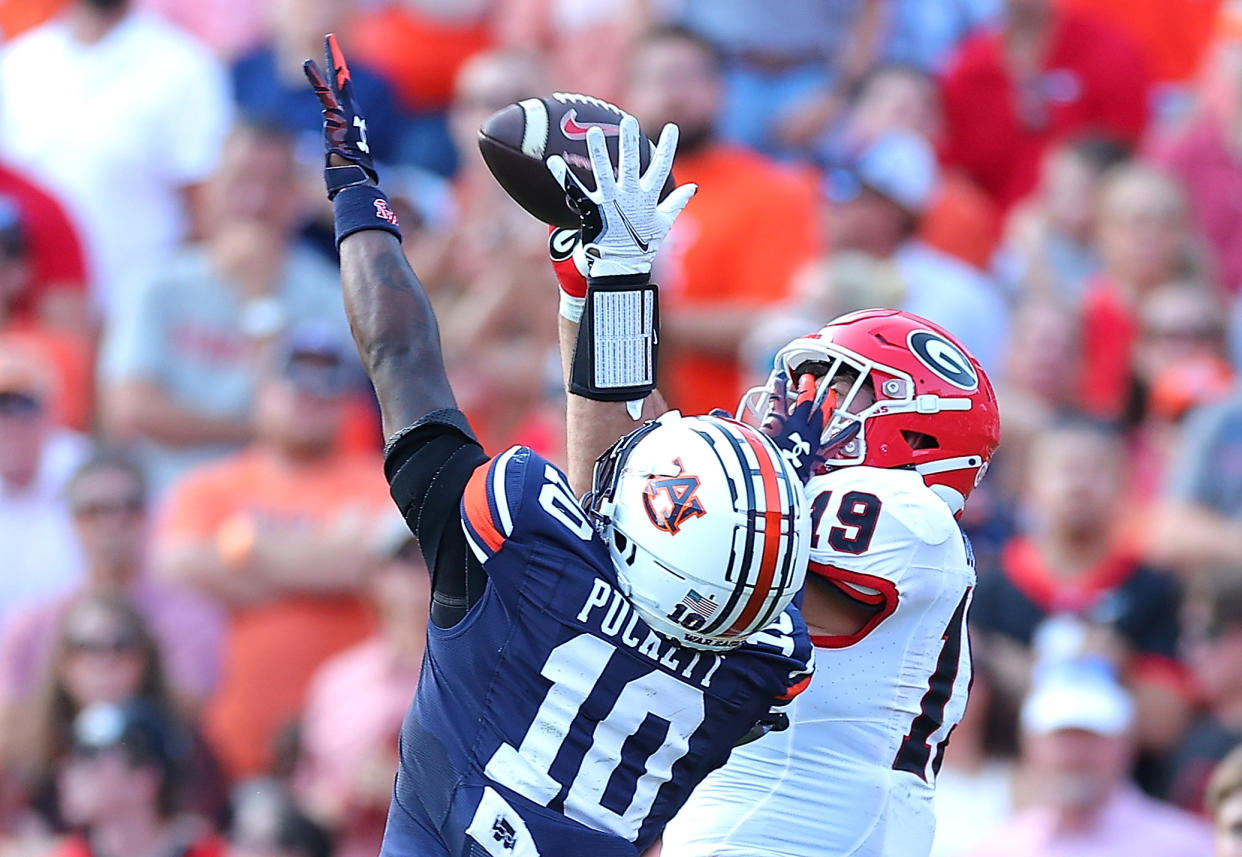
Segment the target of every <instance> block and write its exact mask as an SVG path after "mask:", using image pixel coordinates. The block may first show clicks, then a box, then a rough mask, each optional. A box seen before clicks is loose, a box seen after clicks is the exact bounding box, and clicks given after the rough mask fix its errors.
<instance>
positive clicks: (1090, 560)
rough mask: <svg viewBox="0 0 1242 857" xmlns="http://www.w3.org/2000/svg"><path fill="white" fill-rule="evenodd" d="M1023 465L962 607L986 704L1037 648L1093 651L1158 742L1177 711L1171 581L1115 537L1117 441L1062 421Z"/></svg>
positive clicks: (1179, 683)
mask: <svg viewBox="0 0 1242 857" xmlns="http://www.w3.org/2000/svg"><path fill="white" fill-rule="evenodd" d="M1026 466H1027V468H1028V469H1027V473H1028V476H1027V483H1026V488H1025V490H1024V492H1023V498H1022V500H1023V505H1022V509H1021V514H1020V515H1019V520H1021V521H1022V522H1023V526H1022V527H1021V529H1020V531H1019V534H1018V535H1017V536H1016V537H1015V538H1014V539H1013V540H1012V541H1011V542H1010V543H1009V544H1008V545H1006V547H1005V549H1004V551H1003V553H1002V556H1001V565H1000V568H998V569H996V570H995V571H994V572H993V573H988V574H982V575H980V578H979V585H978V588H977V589H976V591H975V600H974V606H973V607H972V608H971V614H970V621H971V629H972V632H973V633H975V634H976V635H977V637H978V640H979V646H978V648H977V650H976V651H977V654H978V656H979V657H980V658H981V659H982V660H985V661H986V662H987V664H988V673H989V675H990V676H991V677H992V679H993V680H994V685H995V688H996V691H997V693H996V696H997V702H998V704H999V705H1012V704H1013V702H1014V701H1015V700H1016V699H1018V698H1020V696H1021V695H1022V693H1023V691H1024V690H1025V688H1026V686H1027V681H1028V678H1029V675H1030V667H1031V663H1032V658H1033V657H1034V656H1035V655H1037V654H1039V653H1040V652H1041V651H1042V650H1045V649H1047V648H1049V647H1052V648H1054V649H1056V650H1058V651H1059V650H1061V649H1063V648H1064V649H1070V650H1071V651H1073V650H1077V649H1080V648H1088V649H1091V650H1097V649H1103V650H1105V651H1106V652H1107V653H1109V654H1110V655H1113V656H1114V657H1115V658H1116V660H1118V662H1119V664H1120V666H1121V667H1122V668H1123V669H1124V671H1125V672H1126V674H1127V676H1128V678H1129V679H1130V681H1131V683H1132V685H1133V687H1134V689H1135V694H1136V703H1137V706H1138V711H1139V717H1138V721H1137V724H1136V730H1137V731H1136V735H1137V737H1138V740H1139V742H1140V746H1142V747H1143V748H1144V749H1147V750H1156V751H1158V750H1162V749H1167V748H1168V747H1169V746H1170V745H1171V744H1172V743H1173V742H1174V741H1175V740H1176V739H1177V737H1178V736H1179V734H1180V730H1181V728H1182V726H1183V724H1184V723H1185V718H1186V713H1187V702H1186V699H1185V693H1184V691H1183V688H1184V685H1185V673H1184V669H1183V668H1182V667H1181V665H1180V664H1179V663H1178V662H1177V660H1176V655H1177V634H1178V617H1177V604H1178V588H1177V586H1176V584H1175V583H1174V582H1173V581H1172V580H1170V579H1169V578H1168V577H1167V576H1166V575H1165V574H1163V573H1161V572H1160V571H1158V570H1156V569H1154V568H1151V567H1148V566H1145V565H1143V564H1142V563H1141V562H1140V561H1139V560H1138V559H1137V558H1136V557H1135V555H1134V548H1133V546H1132V544H1131V540H1129V539H1127V538H1125V536H1126V533H1125V532H1124V531H1123V529H1122V527H1123V524H1124V511H1125V508H1126V505H1125V504H1126V501H1127V499H1128V496H1127V489H1128V485H1127V476H1128V469H1127V458H1126V451H1125V446H1124V443H1123V441H1122V439H1121V437H1120V436H1119V435H1118V434H1117V433H1116V432H1115V431H1113V430H1112V429H1111V428H1109V427H1107V426H1104V425H1101V424H1098V423H1093V422H1089V421H1086V420H1083V419H1066V420H1064V421H1062V422H1060V423H1058V424H1057V425H1054V426H1053V427H1051V428H1049V429H1047V430H1045V431H1044V432H1043V433H1042V434H1040V435H1039V436H1038V437H1037V438H1036V439H1035V442H1034V443H1033V444H1031V446H1030V448H1029V450H1028V454H1027V458H1026Z"/></svg>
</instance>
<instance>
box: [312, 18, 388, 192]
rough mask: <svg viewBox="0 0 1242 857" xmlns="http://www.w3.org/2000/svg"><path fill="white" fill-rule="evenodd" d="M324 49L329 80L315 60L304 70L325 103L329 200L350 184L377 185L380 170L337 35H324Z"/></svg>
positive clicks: (321, 102)
mask: <svg viewBox="0 0 1242 857" xmlns="http://www.w3.org/2000/svg"><path fill="white" fill-rule="evenodd" d="M323 52H324V60H325V62H326V63H327V66H328V71H329V73H330V77H329V78H328V79H326V80H325V79H324V74H323V71H322V70H321V69H320V68H319V66H318V64H316V62H315V61H314V60H307V61H306V62H305V63H303V64H302V70H303V71H305V72H306V77H307V79H308V80H310V82H311V86H312V87H314V89H315V95H317V96H319V103H320V104H322V105H323V149H324V170H323V178H324V183H325V184H326V185H327V187H328V199H332V198H334V197H335V196H336V195H337V194H338V193H340V191H342V190H343V189H345V188H347V187H352V186H353V185H360V184H371V185H374V184H376V183H377V182H378V181H379V173H377V172H376V170H375V162H374V161H373V160H371V146H370V144H369V143H368V142H367V120H366V119H364V118H363V116H362V112H361V111H360V110H359V109H358V105H357V103H355V101H354V84H353V81H352V80H351V79H350V76H349V64H348V63H346V62H345V55H344V54H343V53H341V48H340V45H338V44H337V43H336V35H335V34H333V33H329V34H328V35H327V36H325V37H324V40H323Z"/></svg>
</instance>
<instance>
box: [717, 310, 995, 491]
mask: <svg viewBox="0 0 1242 857" xmlns="http://www.w3.org/2000/svg"><path fill="white" fill-rule="evenodd" d="M775 363H776V366H775V369H774V370H773V373H772V377H771V378H769V380H768V384H767V386H765V387H757V388H755V389H753V390H751V391H750V392H748V393H747V394H746V396H745V398H743V400H742V406H741V411H740V413H739V417H743V418H746V419H747V420H748V421H749V420H751V419H753V418H755V417H758V418H759V419H762V415H763V411H762V408H763V406H764V405H765V403H766V402H767V401H768V400H769V399H770V396H771V392H772V390H773V389H774V381H775V376H776V374H777V373H778V372H785V373H786V375H787V376H788V377H789V378H790V379H794V378H797V377H798V376H799V375H801V374H803V373H805V372H807V371H811V372H814V373H815V374H816V375H817V376H820V377H821V380H820V381H819V383H820V384H829V383H832V382H833V380H834V379H836V378H838V377H839V376H841V375H844V376H845V377H850V376H852V375H855V374H856V375H857V377H856V378H854V379H853V383H852V385H851V386H850V389H849V392H848V393H846V394H845V395H844V396H841V397H839V399H838V401H837V402H836V408H835V410H834V411H833V416H832V419H831V421H830V423H829V425H828V426H827V427H826V428H825V429H824V434H823V437H822V438H821V442H824V441H827V442H828V443H829V444H831V441H830V440H829V439H830V438H833V437H848V436H849V435H848V434H846V435H842V434H841V432H843V431H847V430H850V429H851V428H852V425H853V424H857V425H858V429H857V430H856V434H855V435H854V437H853V439H852V440H850V441H849V442H848V443H844V444H841V445H840V446H839V447H838V448H837V449H836V450H835V452H833V453H832V454H831V457H829V458H828V460H827V462H826V464H827V467H828V468H829V469H831V468H834V467H843V466H848V465H858V464H866V465H871V466H873V467H909V466H912V467H913V468H914V469H915V470H917V471H918V472H919V473H921V474H922V476H923V481H924V482H926V483H927V484H928V486H930V487H931V488H932V490H934V491H935V492H936V493H937V494H939V495H940V496H941V497H942V498H943V499H944V500H945V501H946V502H947V503H948V504H949V505H950V506H951V507H952V508H953V511H954V513H958V512H960V511H961V509H962V506H963V505H964V504H965V502H966V498H967V497H968V496H970V492H971V491H972V490H974V488H975V486H976V485H978V484H979V480H981V479H982V478H983V474H984V473H985V472H986V471H987V468H988V463H989V462H990V461H991V458H992V453H993V452H994V451H995V450H996V447H997V445H998V444H999V443H1000V413H999V411H998V409H997V405H996V393H995V392H994V391H993V390H992V383H991V382H990V381H989V380H988V376H987V375H986V374H985V373H984V371H983V367H981V366H980V365H979V361H977V360H976V359H975V358H974V357H973V356H971V354H970V352H969V351H967V350H966V349H965V347H963V346H962V344H961V343H960V342H958V340H957V338H956V337H954V336H953V335H952V334H951V333H949V332H948V331H946V330H945V329H944V328H942V327H940V326H939V325H936V324H933V323H931V322H930V321H927V320H926V319H924V318H920V317H919V316H917V315H911V314H910V313H908V312H899V311H897V310H881V309H873V310H863V311H862V312H855V313H850V314H849V315H843V316H841V317H840V318H838V319H835V320H834V321H831V322H829V323H828V324H827V325H826V326H825V327H824V328H823V329H822V330H820V331H819V332H818V333H813V334H811V335H810V336H803V337H800V338H798V339H795V340H794V341H792V342H790V343H789V344H788V345H786V346H785V347H784V348H782V349H781V350H780V351H779V352H778V353H777V355H776V361H775ZM796 386H797V385H796V384H790V385H789V389H791V390H793V389H795V388H796ZM868 387H869V388H870V390H871V391H872V392H873V393H874V395H875V401H874V402H873V403H872V404H870V405H869V406H867V407H864V408H858V411H859V412H858V413H851V410H853V409H852V408H851V403H852V402H854V400H855V398H856V397H857V396H858V393H859V391H860V390H863V389H865V388H868Z"/></svg>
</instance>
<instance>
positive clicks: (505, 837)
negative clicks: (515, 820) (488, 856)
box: [492, 815, 517, 851]
mask: <svg viewBox="0 0 1242 857" xmlns="http://www.w3.org/2000/svg"><path fill="white" fill-rule="evenodd" d="M492 836H493V837H495V839H496V841H497V842H499V843H500V847H501V848H504V849H505V850H506V851H512V850H513V849H514V848H516V847H517V831H516V830H515V829H514V828H513V825H512V824H510V823H509V820H508V819H507V818H505V817H504V816H503V815H498V816H496V820H495V821H494V822H492Z"/></svg>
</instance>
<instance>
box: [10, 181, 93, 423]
mask: <svg viewBox="0 0 1242 857" xmlns="http://www.w3.org/2000/svg"><path fill="white" fill-rule="evenodd" d="M0 180H2V174H0ZM52 252H55V248H52ZM37 263H38V260H37V259H36V258H34V248H33V247H32V246H31V244H30V240H29V236H28V233H27V228H26V223H25V222H24V220H23V215H22V210H21V208H20V207H19V205H18V203H17V201H16V200H15V199H14V198H13V197H9V196H3V195H0V337H3V338H4V339H5V340H6V341H8V342H12V343H16V344H18V345H21V346H23V347H25V348H27V349H29V350H30V351H31V352H34V353H37V354H38V357H39V359H40V361H41V362H42V363H43V364H44V365H45V366H47V367H48V369H49V370H51V371H52V372H54V373H55V375H56V388H57V390H58V392H59V395H58V396H57V397H56V407H55V409H54V413H53V418H54V419H55V421H56V422H57V423H58V424H59V425H63V426H68V427H69V428H72V429H75V430H78V431H81V430H83V429H85V428H87V422H88V420H89V418H90V408H91V399H92V383H91V382H92V378H91V375H92V363H93V360H94V335H93V332H92V330H91V326H90V325H89V324H88V322H87V316H86V303H85V301H84V300H83V295H82V292H81V291H77V292H73V291H71V290H68V289H65V288H61V287H55V288H54V290H53V291H50V292H46V293H43V294H42V295H41V296H40V289H38V288H36V284H35V276H36V265H37ZM80 285H81V283H80V282H79V286H80ZM32 295H33V296H34V297H33V300H32V297H31V296H32Z"/></svg>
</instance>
